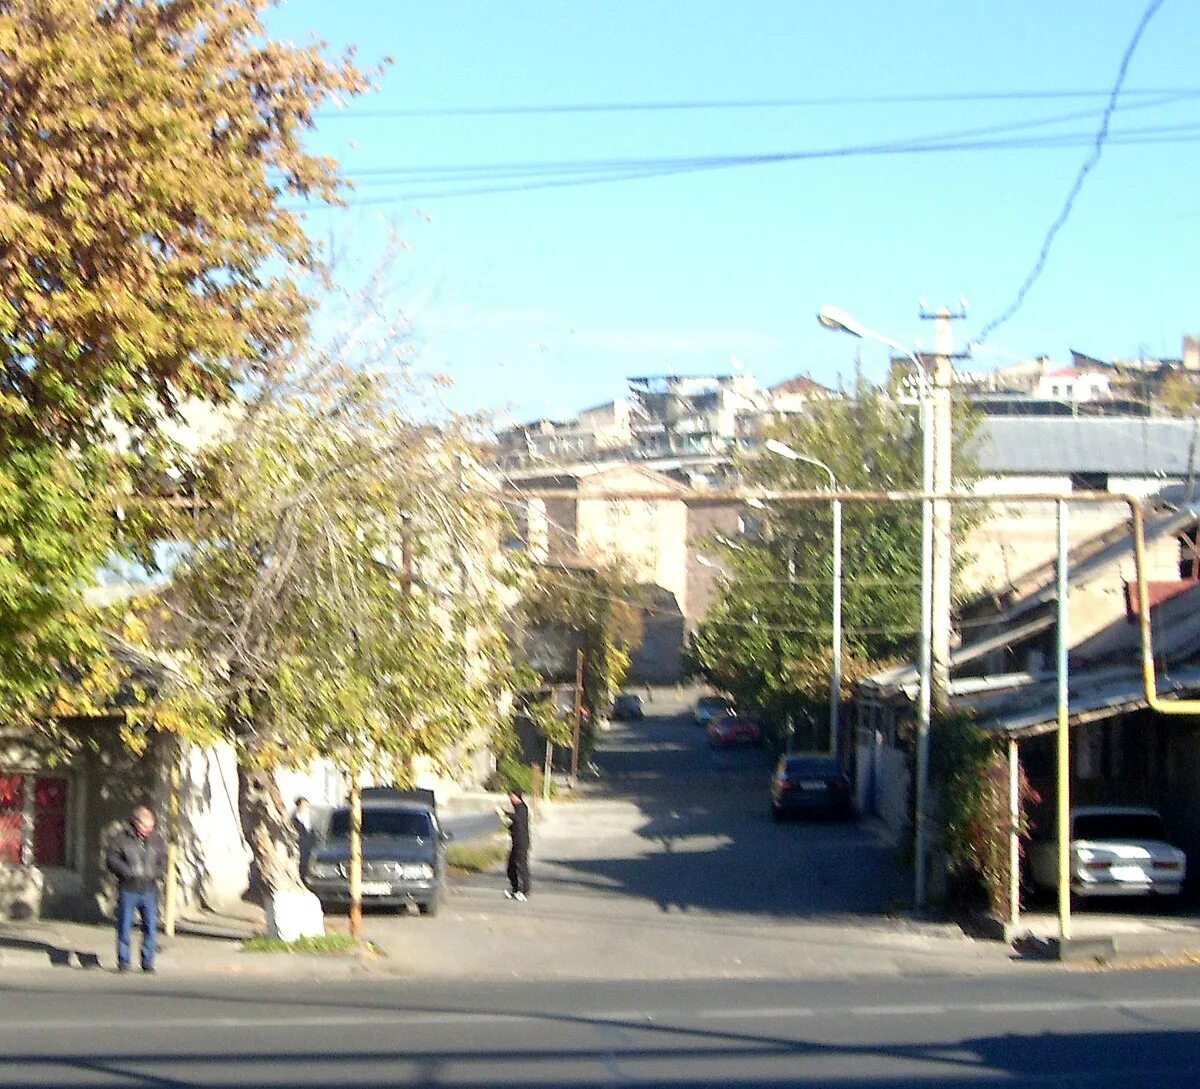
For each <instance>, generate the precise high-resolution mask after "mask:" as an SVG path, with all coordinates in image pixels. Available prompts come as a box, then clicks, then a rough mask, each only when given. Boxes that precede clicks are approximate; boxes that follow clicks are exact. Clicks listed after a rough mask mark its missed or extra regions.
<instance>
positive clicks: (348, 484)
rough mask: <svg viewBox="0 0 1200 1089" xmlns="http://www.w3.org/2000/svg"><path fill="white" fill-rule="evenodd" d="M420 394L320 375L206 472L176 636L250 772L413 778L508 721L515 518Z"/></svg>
mask: <svg viewBox="0 0 1200 1089" xmlns="http://www.w3.org/2000/svg"><path fill="white" fill-rule="evenodd" d="M408 392H409V393H411V391H408ZM404 396H405V391H403V390H400V389H397V388H393V386H392V384H391V383H389V382H388V381H385V379H384V378H383V377H382V376H381V375H379V374H368V373H363V372H353V371H349V370H347V369H345V368H343V367H341V366H338V365H332V366H327V365H325V364H324V363H323V362H322V361H317V363H316V364H315V365H314V366H312V367H311V368H309V369H308V370H307V371H304V372H301V373H299V374H298V375H296V376H295V378H294V380H293V381H292V382H291V383H290V384H284V383H283V382H278V383H276V384H274V385H273V386H272V387H271V388H270V389H269V390H268V391H267V392H266V393H264V395H263V396H262V397H261V398H259V399H258V400H257V401H256V402H254V403H252V404H250V405H248V406H247V410H246V413H245V416H244V418H243V420H242V421H241V423H240V424H239V425H238V427H237V429H236V432H235V433H234V435H233V436H232V437H231V439H230V440H229V441H228V442H227V443H225V444H223V445H222V446H220V447H218V448H216V449H214V450H213V451H212V452H211V453H210V454H209V455H207V456H206V457H205V459H204V461H203V463H202V470H203V475H204V479H205V484H206V487H207V488H209V489H210V490H211V494H212V495H213V496H214V497H215V501H214V502H212V503H210V504H208V505H207V507H206V509H205V510H204V512H203V514H201V515H200V516H199V517H190V516H189V517H184V518H181V519H180V520H179V522H178V524H177V531H178V532H179V533H180V534H181V535H184V534H186V539H187V540H188V542H189V545H190V548H191V552H190V555H189V557H188V559H187V560H186V562H185V564H184V565H183V567H182V568H181V570H180V571H179V573H178V575H177V577H176V586H177V591H178V596H177V601H176V608H177V612H176V619H177V623H176V624H175V633H176V634H179V635H182V636H183V637H184V639H185V646H186V647H187V648H188V650H189V651H190V652H191V658H192V659H193V660H194V661H195V662H197V663H203V665H204V668H205V670H206V678H205V680H206V687H207V688H208V690H209V691H211V692H214V693H219V698H220V699H221V701H222V704H223V706H224V707H225V708H226V709H227V714H228V716H229V719H228V722H229V727H230V729H231V731H232V733H233V735H234V737H235V738H236V740H237V741H238V743H239V745H240V746H241V747H242V749H243V756H244V758H245V759H247V760H249V761H250V762H252V763H253V764H256V765H258V766H263V767H270V766H274V765H277V764H288V765H303V764H306V763H307V762H308V761H309V760H311V759H312V758H313V757H315V756H317V755H323V756H330V757H333V758H334V759H335V760H337V761H338V762H339V763H340V764H341V765H342V766H343V767H345V768H347V769H365V768H375V770H376V771H377V772H379V773H383V772H384V771H385V770H386V773H387V774H388V775H389V777H391V778H393V779H397V778H398V779H399V780H400V781H403V778H404V775H405V768H406V766H407V764H408V762H409V761H410V760H411V758H412V757H414V756H417V755H431V756H434V757H438V758H440V757H441V756H442V755H443V754H444V753H445V752H447V751H448V750H450V749H451V748H452V747H453V745H454V743H455V742H457V741H459V740H460V739H461V738H462V737H463V735H464V734H465V733H468V732H470V731H471V730H472V729H474V728H475V727H476V726H479V725H486V724H488V723H489V722H490V721H491V720H492V719H493V718H494V716H495V714H496V705H497V699H498V695H499V691H500V688H501V687H502V684H503V675H502V671H503V668H504V666H505V664H506V661H505V658H504V648H503V644H502V641H501V639H500V636H499V631H498V625H497V620H498V616H499V613H500V609H501V601H500V597H499V595H500V592H501V589H502V585H501V581H500V579H499V578H498V572H497V571H496V570H494V563H495V559H494V556H495V551H496V542H497V539H498V533H499V524H500V519H501V511H500V508H499V506H498V504H497V503H496V502H495V500H494V498H493V497H492V495H491V494H490V493H489V485H488V481H487V480H486V479H485V478H484V477H483V475H482V473H481V472H480V471H479V470H478V469H477V468H476V467H475V465H474V462H473V461H472V460H471V456H470V445H469V441H468V436H467V435H465V434H463V433H462V432H461V430H459V429H458V428H457V427H456V426H455V425H453V424H450V423H447V424H445V425H444V426H442V427H440V428H438V429H433V428H430V427H428V426H424V425H421V424H419V423H416V422H414V421H413V420H411V419H409V418H407V417H406V416H405V414H404V413H403V412H402V411H401V407H400V406H401V402H402V400H403V398H404Z"/></svg>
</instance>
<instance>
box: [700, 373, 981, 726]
mask: <svg viewBox="0 0 1200 1089" xmlns="http://www.w3.org/2000/svg"><path fill="white" fill-rule="evenodd" d="M894 393H895V390H893V391H890V392H889V391H888V390H882V389H877V388H875V387H872V386H870V385H868V384H867V383H866V382H865V381H863V379H862V378H861V376H859V377H858V379H857V380H856V383H855V385H854V387H853V388H852V389H851V390H850V391H848V392H847V395H846V396H844V397H838V398H833V399H830V400H826V401H816V402H813V403H812V404H811V405H810V406H809V408H808V410H807V412H806V413H804V414H803V415H797V416H795V417H791V418H789V419H788V420H787V421H786V422H785V423H782V424H780V425H778V426H777V427H776V428H775V429H774V431H773V432H772V437H774V438H777V439H780V440H782V441H783V442H784V443H786V444H787V445H788V446H789V447H791V448H792V449H793V450H795V451H797V452H799V453H801V454H803V455H805V456H808V457H812V458H815V459H818V460H820V461H822V462H824V463H825V464H826V465H828V467H829V469H830V470H831V471H832V473H833V476H834V478H835V480H836V482H837V486H838V488H839V489H840V490H844V491H849V490H867V491H871V490H881V489H904V488H908V489H919V487H920V482H921V463H922V456H921V451H922V436H921V432H920V428H919V426H918V421H917V417H916V411H917V410H916V407H915V406H913V405H909V404H906V403H903V401H902V400H901V399H898V398H897V397H895V396H894V395H893V394H894ZM974 428H975V421H974V418H973V417H972V416H970V415H969V414H967V413H964V412H962V411H959V412H958V413H957V416H956V420H955V441H956V445H955V452H956V458H955V469H956V472H957V474H958V476H959V477H960V478H961V477H964V476H968V475H970V473H971V472H972V468H973V462H972V459H971V453H970V437H971V435H972V434H973V432H974ZM739 468H740V470H741V473H742V475H743V478H744V481H745V483H746V484H747V485H749V486H750V487H754V486H760V487H762V488H764V489H774V490H783V489H814V488H826V487H829V486H830V481H829V476H828V474H827V473H826V472H825V471H824V470H822V469H821V468H819V467H818V466H815V465H812V464H809V463H808V462H805V461H790V460H786V459H784V458H782V457H778V456H772V455H770V454H765V453H764V454H761V455H759V456H756V457H754V458H752V459H749V458H747V459H743V461H742V462H741V464H740V466H739ZM973 517H974V516H973V515H972V514H971V513H969V512H967V511H964V510H963V509H962V508H961V507H956V509H955V522H956V531H957V533H958V534H959V535H961V533H962V532H963V531H964V530H965V529H966V528H967V526H968V524H969V523H970V521H971V519H972V518H973ZM832 518H833V512H832V506H831V504H827V503H820V502H818V503H782V502H781V503H774V504H772V505H771V508H770V509H769V510H762V511H761V512H760V511H757V510H755V509H753V508H747V510H746V511H745V515H744V522H745V524H746V527H747V528H746V532H745V533H744V534H743V535H742V536H741V537H740V538H739V539H738V540H736V541H732V542H731V541H726V540H718V539H714V540H713V541H711V542H708V543H707V544H706V548H707V549H708V550H710V551H711V552H712V553H713V554H718V555H719V556H720V562H721V567H722V569H723V570H724V571H725V572H726V577H725V580H724V586H723V589H722V593H721V596H720V598H719V600H718V601H717V603H716V604H715V606H714V607H713V608H712V609H711V610H710V612H709V614H708V616H707V617H706V618H705V620H704V622H703V623H702V624H701V625H700V626H699V628H698V629H697V631H696V633H695V635H694V637H693V639H692V642H691V645H690V648H689V659H690V663H691V665H692V667H693V669H695V670H696V671H697V672H699V673H701V674H702V675H703V676H704V677H705V678H706V679H708V681H709V682H710V683H711V684H713V685H714V686H715V687H716V688H718V689H720V690H722V691H726V692H729V693H730V694H731V695H732V696H733V697H734V698H735V699H736V700H737V701H738V702H739V703H740V704H742V705H745V706H748V707H756V708H758V709H760V710H761V711H762V712H763V713H764V714H765V715H766V716H767V717H768V718H769V719H771V720H772V721H773V722H774V723H775V725H776V727H778V726H779V725H780V723H781V722H782V720H783V718H784V717H785V716H788V715H790V716H792V717H793V718H794V719H797V720H798V719H801V718H804V717H805V716H809V717H812V716H815V715H817V714H818V708H820V707H822V706H825V705H827V703H828V698H829V695H828V693H829V675H830V671H829V666H830V663H831V650H830V645H831V637H832V623H831V616H832V604H833V592H834V591H833V556H832V551H831V541H832ZM920 539H921V509H920V504H918V503H894V502H880V503H843V504H842V570H843V579H842V589H841V599H842V616H843V628H842V640H843V643H842V648H843V655H844V657H843V661H842V674H843V678H844V681H845V682H849V681H850V680H851V679H852V678H853V677H854V676H856V675H858V674H861V673H862V672H863V671H864V670H865V668H866V667H867V666H868V665H869V664H870V663H877V662H882V661H887V660H894V659H895V658H897V657H900V656H904V655H909V654H911V653H912V652H913V651H914V649H915V644H916V637H917V633H918V630H919V615H920V593H919V589H920V583H921V556H920ZM956 559H957V560H958V562H959V564H960V566H961V563H962V560H963V556H962V553H961V551H959V552H957V553H956ZM817 663H820V664H821V666H822V668H819V669H818V668H815V666H816V664H817Z"/></svg>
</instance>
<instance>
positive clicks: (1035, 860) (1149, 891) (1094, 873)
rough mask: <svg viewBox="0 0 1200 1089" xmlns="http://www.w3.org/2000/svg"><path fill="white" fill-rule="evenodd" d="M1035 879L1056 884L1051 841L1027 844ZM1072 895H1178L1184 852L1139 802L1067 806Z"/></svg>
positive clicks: (1184, 867)
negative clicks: (1172, 843) (1114, 804)
mask: <svg viewBox="0 0 1200 1089" xmlns="http://www.w3.org/2000/svg"><path fill="white" fill-rule="evenodd" d="M1029 864H1030V868H1031V871H1032V875H1033V881H1034V884H1036V885H1039V886H1041V887H1042V888H1044V889H1057V888H1058V853H1057V844H1056V843H1055V842H1054V841H1053V840H1049V841H1041V842H1036V843H1034V844H1032V845H1031V846H1030V849H1029ZM1068 867H1069V872H1070V880H1071V893H1072V894H1073V895H1074V896H1161V897H1165V898H1167V899H1168V900H1170V901H1174V900H1176V899H1178V897H1179V894H1180V891H1181V890H1182V888H1183V879H1184V877H1185V876H1186V875H1187V856H1186V855H1185V854H1184V853H1183V852H1182V851H1181V850H1180V849H1179V848H1178V847H1173V846H1172V845H1171V844H1170V843H1168V842H1167V832H1166V828H1165V827H1164V826H1163V819H1162V816H1161V815H1160V814H1159V813H1158V811H1157V810H1155V809H1147V808H1145V807H1142V806H1109V805H1106V806H1086V807H1081V808H1078V809H1072V810H1071V855H1070V860H1069V862H1068Z"/></svg>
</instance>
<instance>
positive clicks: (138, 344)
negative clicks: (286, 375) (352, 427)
mask: <svg viewBox="0 0 1200 1089" xmlns="http://www.w3.org/2000/svg"><path fill="white" fill-rule="evenodd" d="M267 2H268V0H6V2H4V3H0V642H2V643H3V649H2V650H0V655H2V656H3V657H2V659H0V666H2V667H3V668H2V673H3V676H2V678H0V696H2V697H3V699H4V704H5V713H6V716H7V717H8V718H9V720H10V721H12V720H14V719H19V720H22V721H25V722H27V723H28V722H33V721H37V720H39V719H44V717H45V716H46V715H47V714H50V715H53V713H54V710H55V707H56V706H57V704H58V703H60V702H61V700H62V699H64V698H67V699H69V698H75V697H78V695H79V694H80V692H81V691H82V688H81V686H80V685H78V684H76V685H74V686H70V685H69V686H67V687H68V688H71V687H73V688H74V693H70V692H66V691H65V689H64V687H63V686H62V685H61V684H60V682H61V681H62V680H63V679H64V678H69V677H71V676H72V675H78V674H80V673H81V672H94V671H97V670H100V669H101V666H100V664H99V659H98V651H99V648H100V645H101V640H100V638H99V634H98V631H97V618H96V616H95V615H94V614H93V613H92V612H91V611H90V610H88V609H87V608H86V605H85V600H84V592H85V590H86V589H87V588H88V586H89V585H90V584H91V583H92V582H93V581H94V574H95V571H96V569H97V568H98V567H99V566H100V564H101V563H102V561H103V560H104V558H105V557H106V556H107V554H108V553H109V551H110V550H112V549H113V548H114V547H119V546H122V544H124V545H126V546H127V545H131V544H132V545H136V544H137V543H138V533H137V527H136V526H135V525H134V523H133V521H132V519H131V520H129V521H127V522H126V523H125V527H124V533H123V535H122V536H123V542H122V541H118V540H117V539H116V537H115V535H114V532H113V531H114V521H113V513H114V511H116V510H117V509H118V508H119V507H120V506H121V501H120V492H121V491H122V490H123V488H124V485H125V482H126V481H127V479H128V474H129V472H130V471H131V470H132V469H134V468H135V466H132V465H131V464H130V462H131V461H133V460H136V459H134V458H132V457H131V456H130V455H129V454H127V453H122V452H121V449H120V448H121V445H122V443H126V442H127V440H129V439H131V438H132V439H135V440H137V442H136V443H134V446H135V447H141V448H142V449H144V450H146V451H148V452H149V453H150V454H151V456H153V453H154V451H155V449H156V448H157V447H158V445H159V443H158V437H159V428H160V424H161V423H162V421H163V419H164V417H165V416H166V415H169V414H171V413H172V412H174V411H175V409H176V407H177V406H178V405H179V404H180V402H181V401H183V400H185V399H187V398H189V397H202V398H206V399H208V400H210V401H223V400H226V399H228V397H229V396H230V393H231V390H232V388H233V386H234V384H235V383H237V382H239V381H248V380H252V379H253V378H254V376H255V375H258V374H260V373H261V372H262V371H263V369H264V367H266V366H267V365H268V364H269V363H270V362H271V361H273V360H276V359H278V358H280V357H286V356H287V354H288V353H289V352H290V351H291V350H293V348H294V346H295V344H296V343H297V342H298V341H300V340H301V339H302V338H303V336H304V333H305V326H306V321H307V315H308V308H309V300H308V299H307V298H306V296H305V295H304V293H303V292H302V291H301V289H300V288H299V286H298V283H297V277H299V276H301V275H308V274H310V273H312V272H314V271H316V270H317V259H318V253H317V251H316V249H315V247H314V246H313V244H312V243H311V242H310V241H309V240H308V238H307V237H306V236H305V234H304V232H303V230H302V227H301V224H300V222H299V220H298V219H297V216H296V214H295V213H294V212H292V211H290V210H289V209H288V207H287V206H286V204H285V203H284V198H288V197H294V198H298V197H303V196H312V197H315V198H318V199H321V200H333V199H335V198H336V193H337V186H338V179H337V175H336V172H335V168H334V164H333V163H332V162H331V161H329V160H327V159H325V158H320V157H316V156H312V155H309V154H308V153H306V152H305V150H304V146H303V142H302V135H303V133H304V130H305V128H306V127H307V126H308V125H310V123H311V121H312V115H313V110H314V109H315V108H316V107H317V106H318V105H320V104H321V103H322V102H325V101H328V100H329V99H331V98H333V97H336V96H340V95H344V94H355V93H357V92H359V91H361V90H363V89H364V88H365V79H364V77H363V75H362V74H361V73H360V72H359V71H357V70H356V69H355V68H354V66H353V65H352V64H351V63H350V62H349V60H348V59H341V60H335V61H327V60H325V59H324V58H323V57H322V54H321V49H320V47H319V46H315V45H314V46H310V47H304V48H300V47H296V46H291V45H285V44H282V43H278V42H272V41H270V40H269V39H267V38H266V37H265V35H264V33H263V28H262V26H261V24H260V21H259V15H260V13H261V12H262V11H263V10H264V9H265V8H266V6H267ZM118 440H119V441H118ZM125 510H126V511H127V512H128V513H130V514H134V513H136V511H137V508H136V507H135V506H132V505H128V506H126V507H125Z"/></svg>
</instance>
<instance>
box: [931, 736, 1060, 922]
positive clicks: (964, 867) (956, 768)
mask: <svg viewBox="0 0 1200 1089" xmlns="http://www.w3.org/2000/svg"><path fill="white" fill-rule="evenodd" d="M929 751H930V781H931V783H932V784H933V787H934V789H935V790H936V791H937V793H938V799H939V801H940V803H941V812H942V820H943V824H944V827H945V830H946V853H947V856H948V857H949V860H950V863H951V867H952V869H955V870H957V871H958V872H959V873H960V874H962V873H963V872H964V871H965V872H966V874H968V875H969V876H970V877H972V878H973V879H975V880H977V881H978V882H979V885H980V886H981V888H982V891H983V893H984V896H985V898H986V900H987V904H988V907H989V908H990V909H991V910H992V911H993V912H994V913H995V914H996V915H998V916H999V917H1000V918H1002V919H1005V918H1007V917H1008V910H1009V902H1008V890H1009V851H1008V828H1009V807H1008V763H1007V759H1006V756H1005V752H1004V745H1003V742H1002V741H1001V740H1000V739H997V738H994V737H990V736H988V735H986V734H984V733H983V731H982V730H980V729H979V728H978V727H977V726H976V725H975V723H974V722H973V721H972V720H971V719H970V717H969V716H967V715H963V714H953V715H942V716H938V717H936V718H935V720H934V722H933V724H932V728H931V734H930V746H929ZM1038 800H1039V798H1038V795H1037V792H1036V791H1034V789H1033V787H1032V786H1031V785H1030V784H1029V780H1028V779H1027V778H1026V777H1025V772H1024V769H1021V771H1020V779H1019V782H1018V814H1019V815H1018V833H1019V835H1020V836H1021V838H1022V839H1027V838H1028V836H1029V832H1030V825H1029V818H1028V807H1029V806H1030V805H1032V804H1034V803H1036V802H1037V801H1038Z"/></svg>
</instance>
